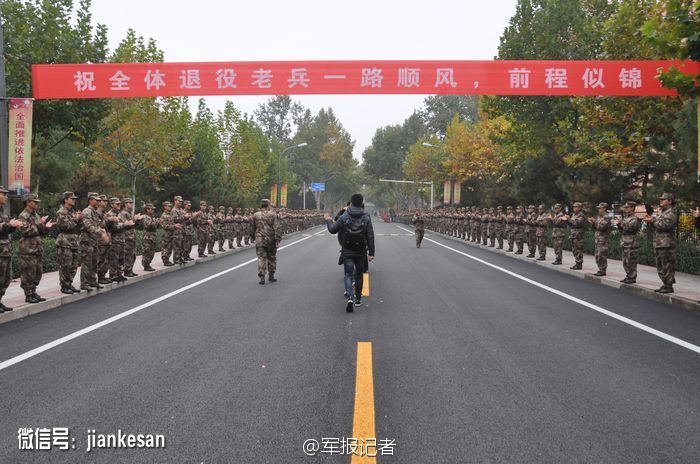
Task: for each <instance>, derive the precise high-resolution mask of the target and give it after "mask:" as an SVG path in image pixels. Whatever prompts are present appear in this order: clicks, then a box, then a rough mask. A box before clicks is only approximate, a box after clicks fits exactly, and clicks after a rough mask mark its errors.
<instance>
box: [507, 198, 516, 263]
mask: <svg viewBox="0 0 700 464" xmlns="http://www.w3.org/2000/svg"><path fill="white" fill-rule="evenodd" d="M505 233H506V239H507V240H508V249H507V250H506V253H512V252H513V246H514V245H515V214H513V207H512V206H507V207H506V228H505Z"/></svg>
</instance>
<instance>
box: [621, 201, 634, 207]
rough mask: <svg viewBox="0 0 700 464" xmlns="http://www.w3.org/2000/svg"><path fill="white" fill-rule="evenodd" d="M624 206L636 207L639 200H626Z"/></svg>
mask: <svg viewBox="0 0 700 464" xmlns="http://www.w3.org/2000/svg"><path fill="white" fill-rule="evenodd" d="M623 206H624V207H625V208H636V207H637V202H636V201H632V200H628V201H626V202H625V204H624V205H623Z"/></svg>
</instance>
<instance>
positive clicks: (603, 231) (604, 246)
mask: <svg viewBox="0 0 700 464" xmlns="http://www.w3.org/2000/svg"><path fill="white" fill-rule="evenodd" d="M609 207H610V206H609V205H608V204H607V203H604V202H601V203H599V204H598V217H597V218H588V221H589V222H590V223H591V225H592V226H593V228H594V229H595V262H596V264H597V265H598V272H596V273H595V274H593V275H595V276H599V277H601V276H604V275H605V273H606V272H607V270H608V237H609V235H610V218H608V216H607V211H608V208H609Z"/></svg>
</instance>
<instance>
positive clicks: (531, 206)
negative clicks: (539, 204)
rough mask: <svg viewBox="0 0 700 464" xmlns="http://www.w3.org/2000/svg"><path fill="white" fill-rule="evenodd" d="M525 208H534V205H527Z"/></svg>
mask: <svg viewBox="0 0 700 464" xmlns="http://www.w3.org/2000/svg"><path fill="white" fill-rule="evenodd" d="M527 209H535V205H528V206H527Z"/></svg>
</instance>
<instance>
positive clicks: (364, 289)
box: [362, 272, 369, 296]
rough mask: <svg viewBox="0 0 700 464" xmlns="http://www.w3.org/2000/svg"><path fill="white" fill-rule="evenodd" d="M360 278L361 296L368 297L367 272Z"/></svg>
mask: <svg viewBox="0 0 700 464" xmlns="http://www.w3.org/2000/svg"><path fill="white" fill-rule="evenodd" d="M363 275H364V277H363V278H362V296H369V272H365V273H364V274H363Z"/></svg>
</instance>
